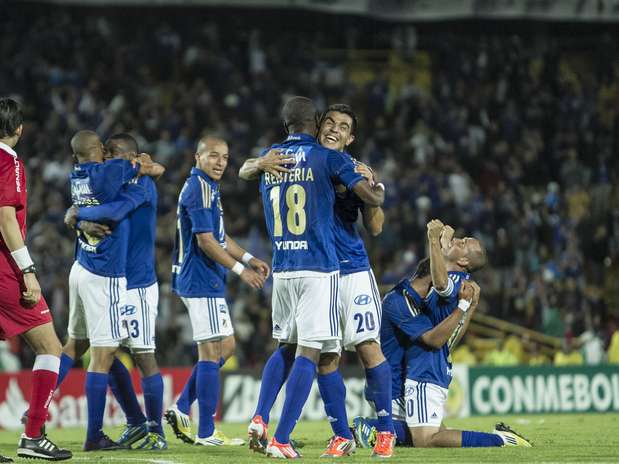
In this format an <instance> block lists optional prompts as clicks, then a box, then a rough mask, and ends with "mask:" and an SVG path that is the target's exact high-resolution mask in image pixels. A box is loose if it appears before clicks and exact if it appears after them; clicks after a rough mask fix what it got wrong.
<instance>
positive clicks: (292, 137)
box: [286, 134, 318, 143]
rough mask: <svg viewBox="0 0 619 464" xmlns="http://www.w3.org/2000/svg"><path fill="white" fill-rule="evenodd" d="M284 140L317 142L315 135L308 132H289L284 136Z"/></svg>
mask: <svg viewBox="0 0 619 464" xmlns="http://www.w3.org/2000/svg"><path fill="white" fill-rule="evenodd" d="M286 142H314V143H318V141H317V140H316V137H314V136H312V135H309V134H290V135H289V136H288V137H287V138H286Z"/></svg>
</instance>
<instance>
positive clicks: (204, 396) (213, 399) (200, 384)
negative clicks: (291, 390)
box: [196, 361, 219, 438]
mask: <svg viewBox="0 0 619 464" xmlns="http://www.w3.org/2000/svg"><path fill="white" fill-rule="evenodd" d="M196 390H197V393H198V405H199V406H200V426H199V427H198V437H200V438H206V437H210V436H211V435H213V431H214V430H215V420H214V419H213V416H214V415H215V412H216V411H217V400H218V399H219V363H218V362H212V361H198V365H197V366H196Z"/></svg>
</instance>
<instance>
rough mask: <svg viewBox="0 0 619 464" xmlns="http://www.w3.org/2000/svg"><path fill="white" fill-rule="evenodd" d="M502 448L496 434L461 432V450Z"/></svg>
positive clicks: (501, 440) (501, 442)
mask: <svg viewBox="0 0 619 464" xmlns="http://www.w3.org/2000/svg"><path fill="white" fill-rule="evenodd" d="M488 446H503V439H502V438H501V437H500V436H498V435H497V434H496V433H484V432H468V431H463V432H462V448H484V447H488Z"/></svg>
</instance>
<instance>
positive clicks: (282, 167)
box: [258, 149, 294, 177]
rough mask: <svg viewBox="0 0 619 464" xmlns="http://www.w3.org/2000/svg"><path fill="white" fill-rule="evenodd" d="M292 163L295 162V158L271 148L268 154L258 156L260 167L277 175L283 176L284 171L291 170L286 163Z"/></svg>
mask: <svg viewBox="0 0 619 464" xmlns="http://www.w3.org/2000/svg"><path fill="white" fill-rule="evenodd" d="M291 163H294V158H292V157H290V156H283V155H282V152H281V151H279V150H275V149H271V150H269V151H268V152H267V154H266V155H264V156H262V157H261V158H258V169H260V170H261V171H263V172H268V173H269V174H272V175H274V176H275V177H281V176H282V172H290V169H288V168H287V167H286V165H287V164H291Z"/></svg>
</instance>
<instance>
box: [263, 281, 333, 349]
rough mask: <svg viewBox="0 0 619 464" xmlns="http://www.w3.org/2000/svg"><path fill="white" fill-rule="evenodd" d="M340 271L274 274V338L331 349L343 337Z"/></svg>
mask: <svg viewBox="0 0 619 464" xmlns="http://www.w3.org/2000/svg"><path fill="white" fill-rule="evenodd" d="M338 288H339V272H338V271H336V272H330V273H326V272H312V273H308V275H305V276H302V277H287V276H286V277H283V276H281V275H278V274H274V275H273V296H272V307H273V338H275V339H277V340H279V341H280V342H281V343H297V344H299V345H301V346H305V347H308V348H315V349H320V350H323V351H325V350H330V349H332V348H333V347H337V346H338V344H339V341H340V337H341V335H340V318H339V311H338V305H337V301H338Z"/></svg>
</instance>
